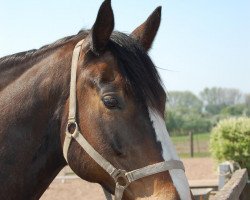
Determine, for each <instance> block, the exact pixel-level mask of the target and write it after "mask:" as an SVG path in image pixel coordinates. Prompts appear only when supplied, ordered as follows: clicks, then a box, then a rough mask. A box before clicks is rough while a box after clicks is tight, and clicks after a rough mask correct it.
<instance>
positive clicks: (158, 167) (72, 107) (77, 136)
mask: <svg viewBox="0 0 250 200" xmlns="http://www.w3.org/2000/svg"><path fill="white" fill-rule="evenodd" d="M83 41H84V40H81V41H80V42H78V43H77V45H76V46H75V49H74V52H73V57H72V65H71V81H70V97H69V117H68V124H67V128H66V132H65V139H64V145H63V155H64V158H65V160H66V161H67V162H68V149H69V147H70V143H71V140H72V139H73V138H74V140H75V141H77V142H78V144H80V146H81V147H82V148H83V149H84V150H85V151H86V153H87V154H88V155H89V156H90V157H91V158H92V159H93V160H94V161H95V162H96V163H98V165H100V166H101V167H102V168H103V169H104V170H105V171H106V172H107V173H108V174H109V175H110V176H111V177H112V178H113V179H114V182H115V185H116V186H115V198H114V199H115V200H121V199H122V196H123V193H124V190H125V189H126V188H127V187H128V186H129V184H130V183H131V182H133V181H136V180H138V179H141V178H143V177H147V176H150V175H153V174H157V173H160V172H164V171H168V170H172V169H182V170H184V166H183V163H182V162H181V161H180V160H169V161H163V162H159V163H156V164H153V165H148V166H146V167H143V168H140V169H136V170H133V171H130V172H127V171H125V170H122V169H117V168H115V167H114V166H113V165H112V164H111V163H110V162H108V161H107V160H106V159H105V158H103V157H102V156H101V155H100V154H99V153H98V152H97V151H96V150H95V149H94V148H93V147H92V146H91V145H90V144H89V142H88V141H87V140H86V139H85V138H84V137H83V135H82V134H81V133H80V131H79V128H78V124H77V122H76V72H77V63H78V58H79V55H80V51H81V47H82V44H83ZM71 129H74V131H73V133H71V131H70V130H71ZM103 190H104V194H105V196H106V198H107V200H112V196H111V194H110V193H109V192H108V191H107V190H105V189H103Z"/></svg>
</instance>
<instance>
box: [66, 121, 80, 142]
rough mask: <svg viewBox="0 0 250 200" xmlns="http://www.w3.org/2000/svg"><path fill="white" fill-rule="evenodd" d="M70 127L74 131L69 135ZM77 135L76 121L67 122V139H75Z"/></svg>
mask: <svg viewBox="0 0 250 200" xmlns="http://www.w3.org/2000/svg"><path fill="white" fill-rule="evenodd" d="M71 126H74V127H73V129H74V131H73V133H71V130H70V129H71V128H72V127H71ZM78 134H79V128H78V124H77V122H76V121H73V120H72V121H70V120H69V121H68V124H67V128H66V136H68V137H70V138H71V137H73V138H75V137H77V135H78Z"/></svg>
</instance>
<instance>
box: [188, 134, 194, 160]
mask: <svg viewBox="0 0 250 200" xmlns="http://www.w3.org/2000/svg"><path fill="white" fill-rule="evenodd" d="M189 141H190V156H191V158H193V157H194V138H193V132H192V131H189Z"/></svg>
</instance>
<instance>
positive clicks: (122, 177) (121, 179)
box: [113, 169, 130, 188]
mask: <svg viewBox="0 0 250 200" xmlns="http://www.w3.org/2000/svg"><path fill="white" fill-rule="evenodd" d="M126 173H127V172H126V170H122V169H118V171H117V173H116V174H115V175H114V176H113V178H114V180H115V182H116V183H117V184H119V185H120V186H122V187H124V188H126V187H127V186H128V185H129V184H130V181H129V180H128V177H127V175H126Z"/></svg>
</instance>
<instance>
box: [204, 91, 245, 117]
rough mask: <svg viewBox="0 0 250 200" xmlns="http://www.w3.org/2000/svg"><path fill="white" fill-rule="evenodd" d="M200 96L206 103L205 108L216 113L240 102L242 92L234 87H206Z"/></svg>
mask: <svg viewBox="0 0 250 200" xmlns="http://www.w3.org/2000/svg"><path fill="white" fill-rule="evenodd" d="M200 97H201V99H202V100H203V103H204V105H205V110H206V111H207V112H208V113H210V114H212V115H216V114H219V113H220V112H221V110H222V109H224V108H225V107H227V106H232V105H235V104H238V103H240V101H241V97H242V94H241V92H240V91H239V90H238V89H233V88H220V87H213V88H205V89H204V90H203V91H202V92H201V93H200Z"/></svg>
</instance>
